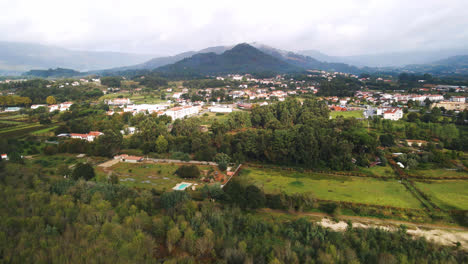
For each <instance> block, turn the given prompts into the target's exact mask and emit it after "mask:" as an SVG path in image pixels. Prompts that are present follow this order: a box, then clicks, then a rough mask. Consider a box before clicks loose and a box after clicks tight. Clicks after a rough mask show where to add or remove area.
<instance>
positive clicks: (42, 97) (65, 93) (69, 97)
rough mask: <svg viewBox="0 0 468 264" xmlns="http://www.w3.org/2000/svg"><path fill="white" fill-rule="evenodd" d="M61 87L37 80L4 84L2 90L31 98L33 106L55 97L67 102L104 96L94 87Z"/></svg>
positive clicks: (59, 100)
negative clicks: (11, 90) (10, 90)
mask: <svg viewBox="0 0 468 264" xmlns="http://www.w3.org/2000/svg"><path fill="white" fill-rule="evenodd" d="M59 85H60V84H58V83H53V82H49V81H47V80H43V79H35V80H29V81H24V82H17V83H8V84H3V85H2V86H1V88H2V89H13V90H15V92H16V94H17V95H19V96H22V97H28V98H30V99H31V101H32V103H33V104H44V103H46V98H47V97H48V96H54V97H55V98H56V100H57V101H58V102H65V101H81V100H89V99H95V98H98V97H100V96H102V95H103V92H102V91H101V90H99V89H98V88H96V87H94V86H92V85H81V86H70V85H67V86H65V87H61V88H60V87H59Z"/></svg>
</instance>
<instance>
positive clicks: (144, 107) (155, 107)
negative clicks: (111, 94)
mask: <svg viewBox="0 0 468 264" xmlns="http://www.w3.org/2000/svg"><path fill="white" fill-rule="evenodd" d="M168 107H169V104H139V105H127V107H126V108H124V112H132V113H133V114H134V115H135V114H137V113H144V114H146V113H150V114H152V113H157V112H159V111H162V110H164V109H167V108H168Z"/></svg>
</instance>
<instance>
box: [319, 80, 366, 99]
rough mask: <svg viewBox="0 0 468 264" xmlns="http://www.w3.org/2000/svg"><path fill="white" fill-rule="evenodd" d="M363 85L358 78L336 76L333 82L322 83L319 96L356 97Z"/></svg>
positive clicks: (324, 81)
mask: <svg viewBox="0 0 468 264" xmlns="http://www.w3.org/2000/svg"><path fill="white" fill-rule="evenodd" d="M361 86H362V84H361V83H360V81H359V80H358V79H356V78H349V77H342V76H336V78H333V79H332V80H323V81H321V82H320V89H319V91H318V93H317V95H318V96H354V94H355V92H356V91H358V90H360V89H361Z"/></svg>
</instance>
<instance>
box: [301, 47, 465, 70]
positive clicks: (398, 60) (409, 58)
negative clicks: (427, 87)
mask: <svg viewBox="0 0 468 264" xmlns="http://www.w3.org/2000/svg"><path fill="white" fill-rule="evenodd" d="M298 53H299V54H302V55H306V56H311V57H314V58H316V59H318V60H322V61H326V62H341V63H347V64H352V65H356V66H360V67H362V66H368V67H403V66H406V65H412V64H431V63H433V62H434V61H438V60H442V59H445V58H447V57H451V56H456V55H463V54H468V49H445V50H432V51H405V52H388V53H378V54H363V55H354V56H328V55H326V54H323V53H321V52H319V51H316V50H303V51H299V52H298Z"/></svg>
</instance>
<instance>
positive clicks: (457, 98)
mask: <svg viewBox="0 0 468 264" xmlns="http://www.w3.org/2000/svg"><path fill="white" fill-rule="evenodd" d="M450 101H452V102H457V103H464V102H465V101H466V98H465V96H452V97H451V98H450Z"/></svg>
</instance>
